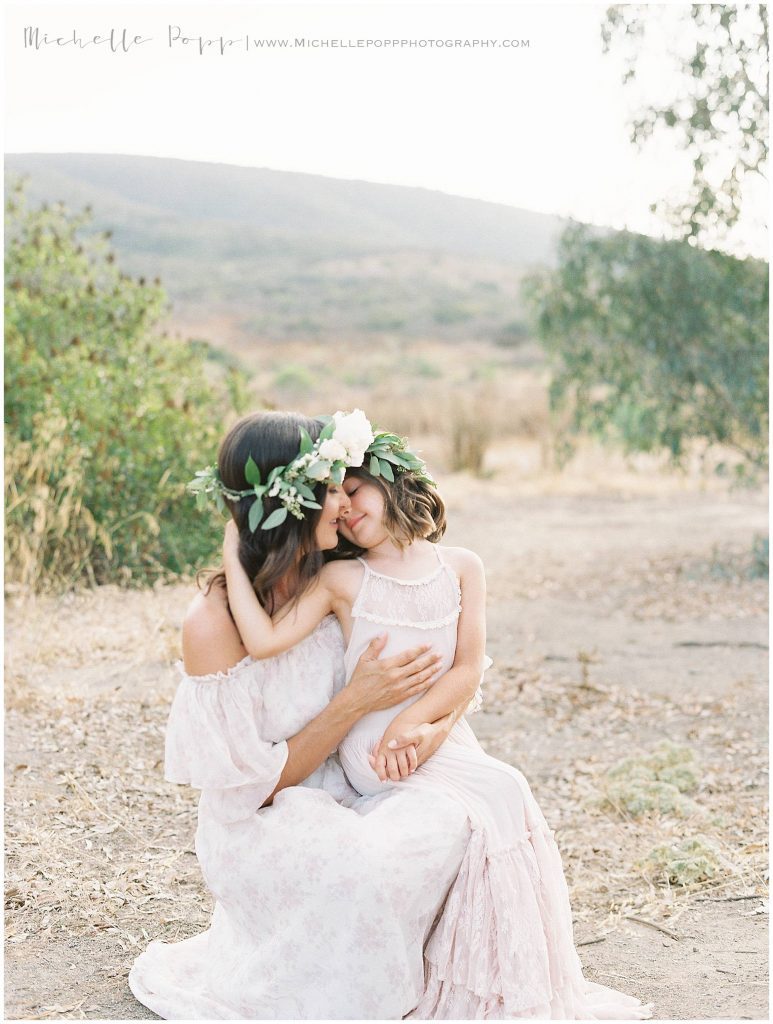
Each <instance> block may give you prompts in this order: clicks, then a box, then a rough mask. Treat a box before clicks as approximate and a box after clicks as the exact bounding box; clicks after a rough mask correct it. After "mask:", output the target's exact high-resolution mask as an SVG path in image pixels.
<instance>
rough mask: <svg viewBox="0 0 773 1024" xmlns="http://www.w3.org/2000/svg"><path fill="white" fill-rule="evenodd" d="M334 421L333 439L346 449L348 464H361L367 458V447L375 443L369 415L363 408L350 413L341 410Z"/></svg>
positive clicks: (334, 417)
mask: <svg viewBox="0 0 773 1024" xmlns="http://www.w3.org/2000/svg"><path fill="white" fill-rule="evenodd" d="M333 421H334V423H335V430H334V431H333V440H335V441H339V442H340V443H341V444H342V445H343V447H344V448H345V449H346V451H347V454H348V456H349V458H348V465H350V466H361V465H362V463H363V461H364V459H365V449H366V448H367V447H368V446H369V445H370V444H372V443H373V428H372V427H371V425H370V422H369V420H368V418H367V416H366V415H365V413H364V412H363V411H362V409H355V410H354V412H349V413H346V412H341V411H340V410H339V411H338V412H337V413H336V414H335V416H333Z"/></svg>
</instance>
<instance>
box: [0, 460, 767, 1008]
mask: <svg viewBox="0 0 773 1024" xmlns="http://www.w3.org/2000/svg"><path fill="white" fill-rule="evenodd" d="M444 493H445V494H446V496H447V499H448V500H447V503H448V507H449V520H450V524H451V525H450V528H449V533H448V535H447V542H448V543H450V544H464V545H465V546H468V547H471V548H473V549H474V550H476V551H477V552H478V553H479V554H480V555H481V556H482V558H483V559H484V561H485V564H486V567H487V574H488V581H489V619H488V621H489V643H488V650H489V653H490V654H491V655H492V657H493V658H494V663H495V664H494V667H493V668H492V669H491V670H490V672H489V673H488V674H487V678H486V685H485V690H484V692H485V703H484V708H483V710H482V711H480V712H479V713H478V714H476V715H475V716H473V717H472V719H471V721H472V724H473V727H474V729H475V731H476V733H477V735H478V737H479V738H480V740H481V742H482V743H483V744H484V746H485V747H486V748H487V750H488V751H489V752H490V753H492V754H494V755H495V756H497V757H500V758H502V759H503V760H506V761H508V762H510V763H512V764H515V765H517V766H518V767H519V768H520V769H521V770H522V771H524V773H525V774H526V776H527V777H528V778H529V780H530V782H531V784H532V787H533V789H534V791H535V794H536V795H537V797H538V799H539V801H540V803H541V805H542V807H543V810H544V811H545V814H546V816H547V818H548V821H549V822H550V824H551V826H552V827H553V828H555V830H556V838H557V840H558V843H559V846H560V848H561V851H562V854H563V857H564V864H565V867H566V872H567V878H568V881H569V884H570V890H571V895H572V906H573V910H574V918H575V937H576V940H577V943H578V947H579V952H580V955H581V958H582V961H583V964H584V965H585V968H586V974H587V976H588V977H589V978H591V979H593V980H597V981H600V982H603V983H606V984H610V985H613V986H614V987H617V988H620V989H623V990H625V991H627V992H631V993H633V994H636V995H638V996H639V997H640V998H642V999H644V1000H647V1001H653V1002H654V1003H655V1016H656V1018H660V1019H663V1018H666V1019H667V1018H677V1019H690V1018H695V1019H732V1018H740V1019H767V1017H768V1009H767V902H766V895H767V892H766V882H767V793H768V784H767V755H766V744H767V649H768V644H767V635H768V634H767V619H766V608H767V581H766V580H765V579H764V578H761V577H759V575H755V571H754V564H753V560H752V557H751V550H752V543H753V539H754V536H755V534H766V533H767V510H766V505H765V498H764V495H763V494H762V493H761V492H751V491H737V492H732V491H729V490H728V489H727V488H724V487H722V486H720V485H719V484H714V483H711V482H710V483H708V484H707V483H706V482H701V481H699V480H686V479H681V478H661V477H660V476H657V477H656V476H652V477H649V476H647V475H646V474H644V475H642V473H641V472H639V473H629V474H622V475H620V476H619V477H613V476H610V474H607V475H606V477H605V480H604V483H603V485H602V484H600V483H598V482H597V481H596V480H595V479H594V477H593V475H592V474H590V473H588V474H585V475H583V474H578V475H576V476H575V477H574V478H572V479H569V480H567V479H564V480H563V481H561V482H558V481H557V480H550V479H547V478H545V479H542V480H540V481H535V480H532V481H531V482H529V481H528V480H527V481H525V482H524V481H522V482H521V485H520V486H519V487H518V489H517V490H515V489H514V482H513V480H512V479H510V478H509V477H508V476H507V474H506V473H504V472H498V473H497V474H496V475H495V476H493V477H492V478H491V479H489V480H484V481H475V480H472V479H470V478H467V477H465V476H461V475H460V476H456V477H452V478H449V480H448V481H447V482H445V481H444ZM514 493H517V494H518V495H519V496H518V498H517V499H514V498H513V494H514ZM191 593H192V586H191V584H190V583H186V584H179V585H175V586H165V587H158V588H156V589H155V590H152V591H146V592H142V593H141V592H125V591H120V590H118V589H117V588H114V587H104V588H101V589H99V590H97V591H92V592H86V593H82V594H69V595H66V596H65V597H60V598H37V599H35V598H32V597H30V596H29V595H25V594H22V593H16V594H13V595H11V597H10V599H9V602H8V607H7V614H6V623H7V633H8V644H7V652H8V656H7V670H6V703H7V711H6V742H5V760H6V875H5V884H6V894H5V902H6V908H7V909H6V922H7V923H6V981H5V998H6V1017H7V1018H11V1019H43V1018H84V1017H86V1018H92V1019H94V1018H102V1019H123V1020H126V1019H128V1020H135V1019H144V1018H151V1017H153V1015H152V1014H151V1013H150V1012H149V1011H148V1010H146V1009H145V1008H144V1007H143V1006H141V1005H140V1004H138V1003H137V1002H136V1001H135V1000H134V998H133V997H132V995H131V993H130V992H129V990H128V988H127V985H126V975H127V972H128V970H129V967H130V965H131V963H132V961H133V959H134V957H135V956H136V955H137V953H138V952H139V951H140V950H141V949H142V948H144V947H145V945H146V944H147V942H148V941H149V939H153V938H162V939H165V940H168V941H173V940H175V939H177V938H183V937H185V936H187V935H190V934H193V933H195V932H197V931H199V930H200V929H201V928H203V927H205V926H206V922H207V919H208V915H209V912H210V909H211V904H210V900H209V897H208V896H207V894H206V892H205V891H204V889H203V887H202V883H201V878H200V875H199V872H198V868H197V864H196V859H195V856H194V855H193V831H194V828H195V813H196V797H195V794H194V793H192V792H188V791H186V790H185V789H184V788H183V787H175V786H172V785H170V784H167V783H165V782H164V781H163V778H162V758H163V730H164V724H165V720H166V714H167V711H168V706H169V702H170V700H171V697H172V695H173V692H174V687H175V679H176V677H175V672H174V669H173V667H172V663H173V661H174V659H175V658H176V657H177V648H178V635H179V627H180V623H181V620H182V615H183V613H184V609H185V607H186V604H187V602H188V600H189V598H190V595H191ZM662 739H668V740H670V741H671V742H672V743H674V744H677V745H678V746H679V748H680V749H682V750H683V751H685V750H686V751H687V752H688V756H689V753H690V752H691V753H692V754H693V755H694V757H695V759H696V762H695V763H696V764H697V777H698V783H697V788H696V789H695V790H694V791H693V792H692V793H691V794H690V796H691V799H692V801H693V803H692V804H691V808H690V810H689V812H688V813H684V812H683V813H682V814H681V815H677V814H676V813H666V812H663V813H658V812H652V813H647V814H643V815H642V816H640V817H634V816H632V814H630V813H628V812H626V810H625V808H623V807H620V806H619V805H614V804H610V803H608V802H607V803H605V802H604V793H605V785H606V780H607V776H606V772H607V771H608V769H610V768H611V767H612V766H614V765H615V764H616V763H618V762H619V761H620V760H621V759H622V758H625V757H628V756H640V755H641V756H645V755H647V754H649V753H651V752H652V750H653V749H654V748H655V746H656V745H657V744H658V742H659V741H661V740H662ZM691 837H702V838H701V841H702V842H706V843H708V844H709V846H710V847H711V849H712V850H713V851H714V854H715V856H716V863H715V868H714V871H713V874H712V875H711V877H710V878H708V880H703V881H694V882H692V883H690V884H687V885H680V884H678V883H677V882H676V881H673V880H672V882H671V883H670V884H669V883H668V882H667V881H665V879H664V877H663V876H662V874H658V872H657V871H656V870H655V869H654V868H653V867H652V865H651V863H650V861H648V860H647V856H648V854H649V853H650V852H651V851H652V850H653V849H654V848H655V847H657V846H660V845H663V844H669V843H674V842H676V841H679V840H683V839H687V838H691Z"/></svg>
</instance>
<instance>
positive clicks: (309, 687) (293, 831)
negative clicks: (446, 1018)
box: [129, 616, 470, 1020]
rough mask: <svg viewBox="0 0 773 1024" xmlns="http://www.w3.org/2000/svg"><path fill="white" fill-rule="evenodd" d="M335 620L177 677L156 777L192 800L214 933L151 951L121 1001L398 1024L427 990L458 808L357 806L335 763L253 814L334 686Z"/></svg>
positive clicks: (426, 796) (381, 802)
mask: <svg viewBox="0 0 773 1024" xmlns="http://www.w3.org/2000/svg"><path fill="white" fill-rule="evenodd" d="M343 657H344V645H343V638H342V636H341V630H340V627H339V625H338V623H337V622H336V620H335V618H333V617H332V616H331V617H328V618H326V619H325V620H324V621H323V622H322V623H321V624H320V625H319V626H318V627H317V629H316V630H315V632H314V633H313V634H312V635H311V636H310V637H308V638H307V639H306V640H304V641H302V642H301V643H300V644H298V645H297V646H296V647H295V648H293V649H292V650H291V651H288V652H287V653H285V654H282V655H279V656H278V657H276V658H270V659H267V660H265V661H254V660H253V659H252V658H249V657H248V658H245V659H244V660H243V661H242V662H240V663H239V664H238V665H236V666H234V668H232V669H231V670H230V671H229V672H226V673H222V674H220V675H216V676H199V677H192V676H188V675H186V674H185V673H184V672H183V673H182V679H181V681H180V684H179V687H178V690H177V693H176V695H175V699H174V703H173V705H172V709H171V712H170V717H169V723H168V727H167V734H166V766H165V767H166V778H167V779H168V780H169V781H171V782H179V783H188V784H190V785H192V786H194V787H196V788H197V789H200V790H201V799H200V803H199V819H198V829H197V832H196V853H197V855H198V858H199V862H200V865H201V870H202V873H203V876H204V880H205V882H206V884H207V887H208V888H209V890H210V891H211V893H212V894H213V896H214V898H215V909H214V913H213V916H212V921H211V924H210V927H209V928H208V929H207V930H206V931H205V932H202V933H201V934H199V935H195V936H193V937H192V938H189V939H186V940H184V941H182V942H177V943H174V944H166V943H161V942H152V943H151V944H150V945H149V947H148V948H147V950H146V951H145V952H144V953H142V954H141V956H140V957H139V958H138V959H137V960H136V962H135V964H134V966H133V967H132V970H131V973H130V975H129V984H130V987H131V989H132V992H133V993H134V995H135V996H136V997H137V999H139V1000H140V1002H142V1003H144V1004H145V1005H146V1006H148V1007H149V1008H150V1009H151V1010H153V1011H154V1012H155V1013H157V1014H159V1015H160V1016H161V1017H165V1018H167V1019H173V1020H181V1019H189V1020H234V1019H236V1020H274V1019H302V1020H309V1019H320V1018H333V1019H353V1018H354V1019H359V1018H364V1019H374V1018H390V1019H400V1018H401V1017H403V1016H404V1015H405V1014H407V1013H408V1012H409V1011H410V1010H411V1009H412V1008H413V1007H414V1006H415V1005H416V1004H417V1003H418V1001H419V999H420V998H421V995H422V992H423V990H424V964H423V946H424V944H425V942H426V939H427V937H428V935H429V932H430V930H431V928H432V925H433V923H434V921H435V919H436V917H437V914H438V911H439V910H440V909H441V907H442V905H443V902H444V900H445V897H446V894H447V892H448V890H449V887H450V886H451V883H452V882H453V880H454V878H455V877H456V874H457V872H458V870H459V865H460V864H461V862H462V858H463V856H464V852H465V849H466V848H467V843H468V840H469V835H470V828H469V823H468V819H467V814H466V812H465V810H464V808H463V807H461V806H460V805H459V804H458V803H457V802H456V801H455V800H453V799H452V798H450V797H443V796H441V797H440V799H438V796H437V794H434V793H431V792H425V793H421V792H419V791H417V790H410V791H409V790H405V791H401V790H397V789H395V790H393V791H391V792H385V793H383V794H381V795H379V796H374V797H368V798H358V796H357V794H356V793H355V792H354V791H353V790H352V788H351V787H350V786H349V785H348V783H347V782H346V779H345V778H344V775H343V772H342V771H341V766H340V764H339V763H338V760H337V758H336V757H335V756H331V757H329V758H328V759H327V760H326V761H325V762H324V763H323V764H322V765H321V766H320V768H318V769H317V771H315V772H314V773H313V775H311V776H310V777H309V778H308V779H306V781H305V782H304V783H303V784H302V785H300V786H293V787H289V788H287V789H284V790H282V791H281V792H280V793H278V794H277V796H276V797H275V798H274V801H273V803H272V805H271V806H268V807H262V806H261V805H262V804H263V801H264V800H265V799H266V797H267V796H268V795H269V794H270V793H271V792H272V791H273V789H274V787H275V785H276V783H277V781H278V779H279V776H280V775H281V772H282V769H283V767H284V764H285V761H286V760H287V755H288V749H287V743H286V742H285V741H286V739H287V738H288V737H290V736H293V735H294V734H295V733H297V732H298V731H299V730H300V729H302V728H303V726H304V725H306V724H307V723H308V722H309V721H310V720H311V719H312V718H314V717H315V716H316V715H317V714H319V712H320V711H321V710H322V709H323V708H324V707H325V705H326V704H327V703H328V702H329V701H330V699H331V698H332V697H333V696H334V694H335V693H336V692H337V691H338V690H339V689H340V688H341V687H342V686H343V684H344V667H343V665H344V662H343Z"/></svg>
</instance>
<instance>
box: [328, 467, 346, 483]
mask: <svg viewBox="0 0 773 1024" xmlns="http://www.w3.org/2000/svg"><path fill="white" fill-rule="evenodd" d="M345 475H346V467H345V466H339V465H338V464H336V465H335V466H333V468H332V469H331V471H330V479H331V480H332V481H333V483H334V484H339V485H340V484H342V483H343V482H344V476H345Z"/></svg>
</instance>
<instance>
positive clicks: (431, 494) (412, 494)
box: [324, 467, 446, 560]
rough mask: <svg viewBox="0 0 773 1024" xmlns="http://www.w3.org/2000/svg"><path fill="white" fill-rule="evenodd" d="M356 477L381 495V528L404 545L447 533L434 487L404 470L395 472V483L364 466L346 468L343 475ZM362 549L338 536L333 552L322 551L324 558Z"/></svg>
mask: <svg viewBox="0 0 773 1024" xmlns="http://www.w3.org/2000/svg"><path fill="white" fill-rule="evenodd" d="M350 477H357V478H358V479H360V480H364V481H365V482H366V483H369V484H374V485H375V486H376V487H378V489H379V490H380V491H381V493H382V495H383V496H384V527H385V529H386V531H387V533H388V534H389V537H390V538H391V540H393V541H394V543H395V544H396V545H397V546H398V547H400V548H404V547H407V545H408V544H411V543H412V542H413V541H415V540H428V541H431V542H432V543H433V544H436V543H437V542H438V541H439V540H440V538H441V537H442V536H443V534H444V533H445V532H446V507H445V505H444V503H443V499H442V498H441V497H440V495H439V494H438V491H437V488H435V487H433V486H432V484H428V483H427V482H426V481H425V480H421V479H419V477H418V476H417V475H416V474H415V473H412V472H411V471H410V470H407V471H406V472H404V473H399V472H397V473H395V479H394V483H392V482H391V481H389V480H387V479H386V478H385V477H383V476H371V474H370V473H369V472H368V470H367V469H365V468H364V467H361V468H358V469H347V471H346V478H347V479H349V478H350ZM364 551H365V548H361V547H358V546H357V545H356V544H353V543H351V542H350V541H348V540H346V539H345V538H344V537H340V539H339V541H338V546H337V547H336V549H335V550H334V551H329V552H325V554H324V557H325V558H326V559H327V560H333V559H337V558H356V557H357V556H358V555H361V554H363V552H364Z"/></svg>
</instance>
